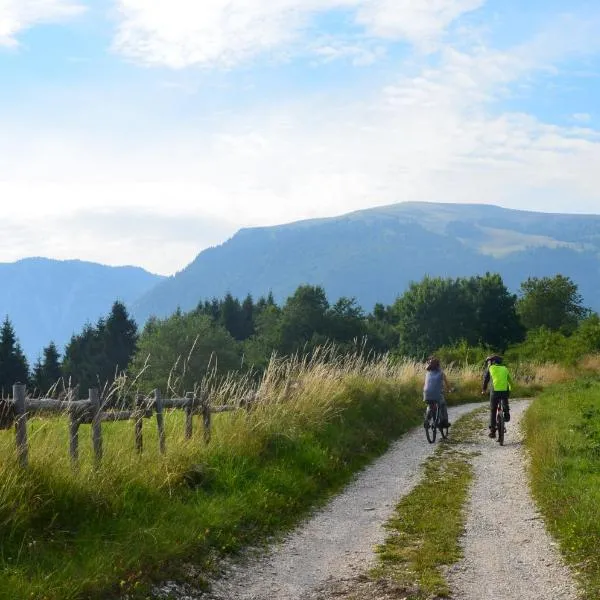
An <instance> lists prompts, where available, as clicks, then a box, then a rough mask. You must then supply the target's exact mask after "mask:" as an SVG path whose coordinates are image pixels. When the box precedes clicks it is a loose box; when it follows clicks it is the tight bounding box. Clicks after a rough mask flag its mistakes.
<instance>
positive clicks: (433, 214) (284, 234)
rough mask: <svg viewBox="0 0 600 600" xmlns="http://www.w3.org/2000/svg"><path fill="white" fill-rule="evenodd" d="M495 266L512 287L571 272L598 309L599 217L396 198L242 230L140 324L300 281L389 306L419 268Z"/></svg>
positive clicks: (281, 294) (156, 295) (148, 305)
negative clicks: (217, 300) (201, 303)
mask: <svg viewBox="0 0 600 600" xmlns="http://www.w3.org/2000/svg"><path fill="white" fill-rule="evenodd" d="M486 271H497V272H500V273H501V274H502V275H503V277H504V279H505V281H506V283H507V284H508V286H509V287H510V288H511V289H513V290H514V291H516V290H517V289H518V286H519V284H520V283H521V282H522V281H523V280H525V279H526V278H527V277H529V276H532V275H535V276H544V275H554V274H556V273H558V272H560V273H563V274H565V275H568V276H570V277H571V278H572V279H573V280H574V281H575V282H576V283H577V284H578V285H579V286H580V290H581V292H582V294H583V295H584V299H585V301H586V303H587V304H588V305H590V306H592V307H593V308H595V309H596V310H599V309H600V300H599V298H600V215H560V214H544V213H534V212H525V211H515V210H507V209H503V208H499V207H496V206H488V205H458V204H434V203H402V204H396V205H391V206H387V207H382V208H375V209H370V210H365V211H359V212H355V213H351V214H348V215H344V216H341V217H336V218H331V219H318V220H310V221H301V222H298V223H292V224H289V225H282V226H277V227H263V228H254V229H243V230H241V231H239V232H238V233H237V234H236V235H235V236H233V237H232V238H231V239H230V240H228V241H227V242H225V243H224V244H222V245H221V246H218V247H215V248H210V249H207V250H205V251H204V252H202V253H201V254H200V255H199V256H198V257H197V258H196V259H195V260H194V261H193V262H192V263H191V264H190V265H189V266H188V267H186V268H185V269H184V270H183V271H181V272H180V273H178V274H176V275H174V276H173V277H170V278H168V279H165V280H164V281H162V282H161V283H160V284H158V285H157V286H156V288H154V289H153V290H151V291H150V292H149V293H147V294H146V295H145V296H143V297H142V298H141V299H140V300H139V301H138V302H137V303H136V304H135V305H134V313H135V315H136V316H137V318H138V320H139V321H140V322H141V321H143V320H145V319H146V318H147V317H148V316H150V315H157V316H165V315H168V314H170V313H172V312H173V311H174V310H175V309H176V308H177V307H178V306H179V307H181V308H182V309H183V310H189V309H192V308H194V307H195V306H196V305H197V303H198V302H199V301H200V300H203V299H205V298H210V297H214V296H217V297H222V296H223V295H224V294H225V293H226V292H228V291H229V292H231V293H232V294H233V295H234V296H238V297H242V296H245V295H246V294H247V293H251V294H252V295H253V296H260V295H264V294H266V293H268V292H269V291H272V292H273V293H274V295H275V297H276V299H277V300H278V301H283V300H285V299H286V297H287V296H288V295H289V294H291V293H292V292H293V291H294V289H295V288H296V287H297V286H298V285H300V284H302V283H311V284H320V285H323V286H324V287H325V289H326V291H327V294H328V297H329V298H330V299H333V300H335V299H337V298H338V297H339V296H343V295H345V296H355V297H356V298H357V299H358V301H359V302H360V303H361V304H362V306H363V307H365V308H366V309H367V310H371V309H372V307H373V305H374V303H375V302H384V303H391V302H393V301H394V299H395V298H396V297H397V296H398V295H399V294H401V293H402V292H403V290H404V289H406V286H407V285H408V284H409V282H410V281H415V280H417V281H418V280H420V279H422V277H423V276H424V275H425V274H430V275H434V276H435V275H440V276H450V277H456V276H467V275H473V274H477V273H484V272H486Z"/></svg>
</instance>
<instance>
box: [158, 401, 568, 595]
mask: <svg viewBox="0 0 600 600" xmlns="http://www.w3.org/2000/svg"><path fill="white" fill-rule="evenodd" d="M526 406H527V403H526V402H524V401H523V402H513V407H512V411H511V412H512V417H513V418H512V421H511V423H509V424H508V430H509V431H508V433H507V437H506V441H505V445H504V447H501V446H499V445H498V444H497V443H496V442H494V441H493V440H490V439H489V438H487V437H486V436H485V427H486V425H485V424H484V423H483V421H482V425H481V437H478V438H477V441H476V442H474V443H472V444H465V448H466V449H468V450H469V451H470V452H473V453H475V454H477V453H480V454H479V455H478V456H475V457H474V459H473V460H474V466H475V482H474V485H473V489H472V494H471V499H470V504H469V514H468V521H467V524H466V530H465V535H464V537H463V539H462V545H463V548H464V554H465V558H464V560H462V561H461V562H459V563H458V564H457V565H454V566H453V567H451V568H450V569H448V572H447V577H448V580H449V582H450V585H451V589H452V590H453V596H452V598H453V599H454V600H488V599H490V600H491V599H494V600H496V599H497V598H502V599H503V600H529V599H532V600H533V599H535V600H546V599H548V600H550V599H553V600H575V599H576V598H577V594H576V589H575V586H574V584H573V582H572V579H571V577H570V574H569V572H568V570H567V569H566V568H565V567H564V565H563V564H562V561H561V558H560V556H559V554H558V552H557V550H556V545H555V544H554V542H553V541H552V540H551V539H550V537H549V536H548V534H547V533H546V531H545V528H544V525H543V522H542V520H541V518H540V516H539V514H538V513H537V511H536V509H535V507H534V505H533V502H532V500H531V498H530V496H529V491H528V485H527V477H526V472H525V455H524V451H523V447H522V434H521V431H520V428H519V426H518V425H519V421H520V419H521V417H522V414H523V412H524V410H525V408H526ZM475 408H476V406H473V405H471V406H462V407H456V408H453V409H451V411H450V418H451V420H456V419H457V418H458V417H459V416H462V415H464V414H466V413H468V412H470V411H472V410H474V409H475ZM434 448H435V446H434V445H430V444H428V443H427V441H426V440H425V435H424V433H423V429H422V428H421V427H417V428H416V429H415V430H414V431H412V432H411V433H409V434H407V435H406V436H404V437H403V438H402V439H401V440H399V441H397V442H396V443H395V444H393V446H392V447H391V448H390V450H389V451H388V452H387V453H386V454H385V455H384V456H383V457H381V458H380V459H379V460H377V461H376V462H374V463H373V464H372V465H370V466H369V467H368V468H367V469H365V470H364V471H363V472H362V473H360V474H359V475H358V477H357V478H356V480H355V481H354V482H353V483H351V484H350V485H349V486H348V487H347V488H346V489H345V491H344V492H343V493H341V494H340V495H339V496H337V497H336V498H334V499H333V500H332V501H331V502H330V503H329V504H328V505H327V506H326V507H325V508H324V509H323V510H321V511H319V512H318V513H317V514H315V515H314V516H313V517H312V518H311V519H309V520H307V521H306V522H305V523H304V524H303V525H301V526H300V527H299V528H298V529H297V530H296V531H295V532H293V533H291V534H290V535H289V536H288V537H287V538H285V539H284V540H283V541H282V542H281V543H278V544H276V545H274V546H273V547H272V549H271V550H270V551H269V552H268V553H267V554H265V553H259V554H252V553H250V554H249V555H248V557H247V559H246V561H244V562H234V563H230V564H228V565H225V566H224V569H223V571H224V575H223V577H221V578H220V579H219V580H217V581H213V582H212V586H211V590H210V592H204V593H202V592H200V591H198V590H193V589H191V588H190V587H189V586H179V585H177V584H175V583H165V584H164V585H162V586H160V588H159V589H157V590H156V592H157V597H158V598H169V599H176V600H200V599H201V600H334V599H335V600H342V599H346V600H350V599H352V600H394V599H395V600H403V599H405V598H406V596H407V595H408V593H409V592H410V590H406V589H404V588H400V587H398V586H397V585H396V584H395V583H394V582H392V581H389V580H380V581H371V580H369V579H368V578H367V577H364V573H365V572H366V571H367V570H368V569H369V567H370V566H371V565H372V564H373V561H374V558H375V556H374V553H373V548H374V547H375V546H376V545H378V544H380V543H382V542H383V541H384V538H385V536H386V532H385V529H384V528H383V525H384V523H385V522H386V521H387V520H389V518H390V517H391V516H392V514H393V511H394V508H395V506H396V504H397V503H398V501H399V500H400V498H401V497H403V496H404V495H406V494H407V493H409V492H410V491H411V490H412V489H413V487H414V486H415V485H416V484H417V483H418V482H419V479H420V474H421V465H422V463H423V461H424V460H425V459H426V458H427V457H428V456H430V455H431V453H432V452H433V450H434Z"/></svg>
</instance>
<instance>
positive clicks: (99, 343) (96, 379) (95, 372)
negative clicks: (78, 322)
mask: <svg viewBox="0 0 600 600" xmlns="http://www.w3.org/2000/svg"><path fill="white" fill-rule="evenodd" d="M103 329H104V321H102V320H101V321H99V322H98V326H97V327H93V326H92V325H91V324H89V323H87V324H86V325H85V326H84V328H83V330H82V331H81V333H79V334H76V335H73V336H72V337H71V340H70V341H69V343H68V344H67V346H66V348H65V354H64V357H63V363H62V371H63V373H64V376H65V378H66V380H67V383H68V384H69V385H71V386H72V387H75V386H79V387H80V390H81V393H82V394H83V395H85V394H87V391H88V390H89V389H90V388H99V389H101V388H102V387H103V384H102V381H101V379H100V374H101V373H102V372H103V361H102V355H103V352H104V348H103V340H102V333H103Z"/></svg>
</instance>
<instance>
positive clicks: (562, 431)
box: [525, 378, 600, 600]
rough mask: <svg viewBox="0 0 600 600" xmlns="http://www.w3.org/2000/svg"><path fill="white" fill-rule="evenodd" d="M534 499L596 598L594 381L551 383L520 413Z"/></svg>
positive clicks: (599, 384) (590, 597) (599, 502)
mask: <svg viewBox="0 0 600 600" xmlns="http://www.w3.org/2000/svg"><path fill="white" fill-rule="evenodd" d="M525 426H526V433H527V445H528V448H529V450H530V453H531V477H532V487H533V493H534V496H535V499H536V501H537V503H538V505H539V506H540V508H541V510H542V512H543V513H544V516H545V520H546V523H547V524H548V526H549V528H550V530H551V531H552V533H553V534H554V536H555V537H556V538H557V540H558V541H559V542H560V546H561V550H562V552H563V554H564V556H565V557H566V558H567V561H568V562H569V563H570V565H571V566H572V568H573V571H574V573H575V574H576V577H577V578H578V579H579V580H580V583H581V584H582V585H581V587H582V590H583V596H582V597H583V598H585V599H587V600H595V599H597V598H600V553H599V552H598V548H599V547H600V508H599V507H600V381H598V379H597V378H596V379H595V380H594V379H591V378H590V379H587V380H581V381H578V382H574V383H568V384H564V385H562V386H559V387H554V388H552V389H551V390H549V391H547V392H546V393H544V394H542V395H541V396H540V397H539V398H537V399H536V400H535V401H534V403H533V404H532V406H531V408H530V409H529V411H528V413H527V415H526V421H525Z"/></svg>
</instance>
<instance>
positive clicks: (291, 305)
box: [279, 285, 329, 354]
mask: <svg viewBox="0 0 600 600" xmlns="http://www.w3.org/2000/svg"><path fill="white" fill-rule="evenodd" d="M328 309H329V302H328V301H327V297H326V296H325V290H324V289H323V288H322V287H321V286H312V285H301V286H300V287H299V288H298V289H297V290H296V291H295V292H294V294H293V295H292V296H290V297H289V298H288V300H287V302H286V304H285V306H284V307H283V310H282V320H281V344H280V348H279V350H280V351H281V352H282V353H284V354H291V353H293V352H296V351H298V350H303V349H307V350H310V348H313V347H315V346H316V345H319V344H322V343H324V342H325V341H326V340H327V336H328V333H329V331H328V324H329V319H328V314H327V313H328Z"/></svg>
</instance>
